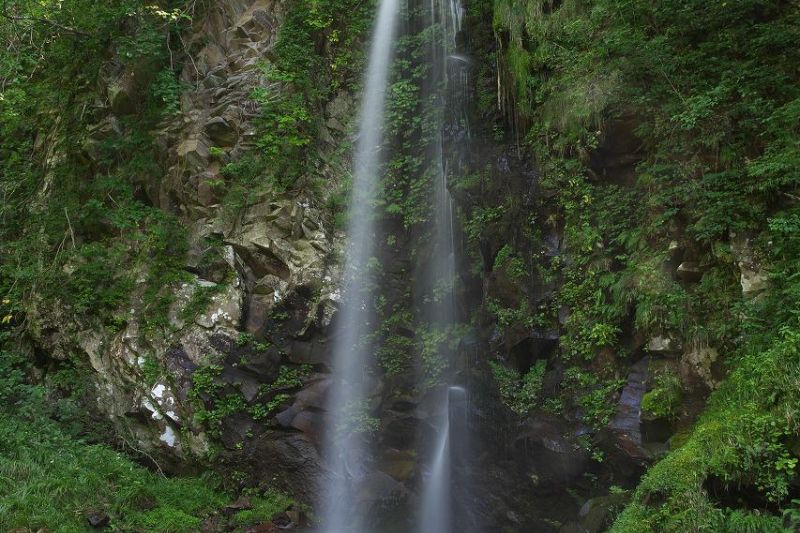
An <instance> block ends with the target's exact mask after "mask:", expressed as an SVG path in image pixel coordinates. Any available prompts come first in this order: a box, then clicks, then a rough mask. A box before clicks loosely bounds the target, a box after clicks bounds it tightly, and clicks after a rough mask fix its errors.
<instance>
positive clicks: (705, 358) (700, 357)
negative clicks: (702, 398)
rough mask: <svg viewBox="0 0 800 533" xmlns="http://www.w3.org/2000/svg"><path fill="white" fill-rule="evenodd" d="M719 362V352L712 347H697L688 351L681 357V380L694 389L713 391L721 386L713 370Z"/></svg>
mask: <svg viewBox="0 0 800 533" xmlns="http://www.w3.org/2000/svg"><path fill="white" fill-rule="evenodd" d="M718 360H719V352H717V350H716V349H714V348H711V347H710V346H705V347H703V346H696V347H693V348H691V349H690V350H688V351H686V352H685V353H684V354H683V356H682V357H681V366H680V371H681V378H682V380H683V382H684V383H685V384H687V386H689V387H690V388H693V389H697V388H707V389H709V390H713V389H715V388H717V387H718V386H719V381H718V380H717V379H716V378H715V376H714V372H713V368H712V367H714V365H715V363H716V362H717V361H718Z"/></svg>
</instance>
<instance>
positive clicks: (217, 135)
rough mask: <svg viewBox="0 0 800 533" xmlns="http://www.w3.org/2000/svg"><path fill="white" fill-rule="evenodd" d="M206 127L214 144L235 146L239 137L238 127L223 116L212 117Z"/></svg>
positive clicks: (207, 133)
mask: <svg viewBox="0 0 800 533" xmlns="http://www.w3.org/2000/svg"><path fill="white" fill-rule="evenodd" d="M204 129H205V132H206V135H207V136H208V138H209V139H210V140H211V142H212V144H213V145H214V146H233V145H235V144H236V141H237V140H238V139H239V132H238V131H236V128H235V127H234V126H232V125H231V124H230V123H229V122H228V121H227V120H225V119H224V118H222V117H214V118H212V119H210V120H209V121H208V122H206V125H205V127H204Z"/></svg>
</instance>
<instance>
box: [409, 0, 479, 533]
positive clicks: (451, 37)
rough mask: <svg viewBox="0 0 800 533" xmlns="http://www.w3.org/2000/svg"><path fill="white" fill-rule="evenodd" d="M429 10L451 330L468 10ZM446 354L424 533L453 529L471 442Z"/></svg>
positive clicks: (437, 255)
mask: <svg viewBox="0 0 800 533" xmlns="http://www.w3.org/2000/svg"><path fill="white" fill-rule="evenodd" d="M429 8H430V23H431V24H437V25H438V27H439V28H440V33H439V34H438V39H436V40H435V42H434V43H433V50H432V54H431V61H432V65H431V67H432V68H431V72H432V76H433V81H434V83H433V84H432V87H433V90H434V91H435V94H434V95H433V98H434V101H435V102H437V104H436V106H435V113H436V126H437V127H436V137H435V139H434V141H433V146H432V155H433V157H432V162H433V165H434V173H433V175H434V187H433V195H434V198H433V207H434V211H435V213H434V221H435V225H434V248H433V258H432V260H431V262H430V265H429V267H428V269H429V272H428V277H429V279H430V282H431V285H432V286H433V287H434V289H433V292H434V295H435V297H434V298H433V299H432V302H431V303H430V304H429V305H428V310H427V311H428V315H429V318H428V320H429V321H430V323H431V324H433V325H435V326H436V327H439V328H442V329H444V330H447V329H450V330H452V328H453V327H454V326H455V323H456V302H455V298H456V296H455V294H456V292H455V279H456V235H455V223H454V210H453V198H452V196H451V195H450V191H449V189H448V186H447V182H448V177H449V176H450V173H451V172H452V171H453V170H454V169H453V168H452V167H453V166H455V165H454V164H452V163H451V162H453V161H457V159H458V158H457V156H455V157H454V155H455V154H449V153H448V154H446V153H445V146H444V144H445V143H444V138H443V136H444V133H445V131H446V130H449V131H450V132H452V131H453V130H465V129H466V123H465V121H464V120H463V117H464V113H463V105H464V103H465V97H464V96H465V95H464V92H465V91H464V89H465V83H464V76H465V71H466V68H467V61H466V60H465V58H464V57H463V56H460V55H458V54H457V51H458V43H457V39H458V35H459V32H460V31H461V23H462V19H463V12H464V9H463V7H462V5H461V0H430V7H429ZM445 355H446V357H447V358H448V359H449V361H448V366H449V367H450V371H449V372H448V375H447V376H445V378H446V380H447V381H450V382H451V386H449V387H447V388H446V390H445V391H444V394H443V395H442V397H443V404H444V405H443V406H442V407H443V415H442V416H440V417H439V418H438V420H439V422H438V424H437V427H436V430H437V439H436V442H435V449H434V450H433V452H432V453H431V458H432V459H431V463H430V465H429V473H428V476H427V478H426V479H425V481H424V485H423V488H422V501H421V509H420V513H419V517H418V526H417V530H418V532H419V533H450V532H451V531H453V530H454V517H453V510H454V508H455V505H454V504H455V502H454V501H453V494H454V483H455V481H456V476H455V475H454V467H455V466H456V465H457V464H458V461H457V455H458V452H459V450H461V451H463V450H464V449H466V446H467V442H466V441H467V440H468V435H467V432H466V423H465V422H464V423H457V420H458V421H461V420H462V418H465V417H466V404H467V391H466V390H465V389H464V388H462V387H459V386H453V385H452V379H453V378H452V376H453V372H454V370H455V363H456V361H455V358H454V354H453V353H450V352H448V353H447V354H445ZM462 455H463V454H462Z"/></svg>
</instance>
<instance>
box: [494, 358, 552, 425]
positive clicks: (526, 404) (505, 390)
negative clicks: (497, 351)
mask: <svg viewBox="0 0 800 533" xmlns="http://www.w3.org/2000/svg"><path fill="white" fill-rule="evenodd" d="M489 366H490V368H491V369H492V375H493V376H494V380H495V383H497V387H498V389H499V390H500V396H501V398H502V399H503V403H505V404H506V405H507V406H508V407H509V408H510V409H511V410H512V411H514V412H515V413H517V414H520V415H525V414H527V413H529V412H530V411H531V409H533V408H534V407H536V405H537V403H538V400H539V394H540V393H541V389H542V379H543V378H544V373H545V370H546V369H547V361H545V360H543V359H540V360H538V361H536V363H535V364H534V365H533V366H532V367H531V368H530V370H528V371H527V372H526V373H525V374H524V375H520V374H519V373H518V372H517V371H516V370H513V369H511V368H508V367H506V366H504V365H502V364H500V363H496V362H494V361H490V362H489Z"/></svg>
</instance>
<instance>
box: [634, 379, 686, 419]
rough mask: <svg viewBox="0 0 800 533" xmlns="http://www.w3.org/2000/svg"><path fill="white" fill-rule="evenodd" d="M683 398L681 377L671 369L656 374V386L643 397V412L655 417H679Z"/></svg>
mask: <svg viewBox="0 0 800 533" xmlns="http://www.w3.org/2000/svg"><path fill="white" fill-rule="evenodd" d="M682 400H683V388H682V386H681V380H680V377H679V376H678V375H677V374H675V373H674V372H671V371H662V372H659V373H657V374H656V376H655V386H654V387H653V389H652V390H650V391H648V392H647V393H645V395H644V397H643V398H642V413H643V414H645V415H646V416H651V417H653V418H677V416H678V415H679V414H680V412H679V409H680V407H681V402H682Z"/></svg>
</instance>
